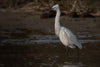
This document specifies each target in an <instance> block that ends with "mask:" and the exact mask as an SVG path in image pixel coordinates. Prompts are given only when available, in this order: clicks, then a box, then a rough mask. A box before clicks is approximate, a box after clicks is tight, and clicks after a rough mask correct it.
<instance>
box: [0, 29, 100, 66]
mask: <svg viewBox="0 0 100 67" xmlns="http://www.w3.org/2000/svg"><path fill="white" fill-rule="evenodd" d="M28 32H29V31H27V30H20V29H18V30H14V31H13V30H11V31H8V30H1V31H0V38H1V39H0V67H99V66H100V64H99V59H100V58H99V57H100V54H99V53H100V48H99V47H100V45H99V43H100V34H97V33H94V34H91V33H90V32H77V33H76V35H77V37H78V39H79V41H80V42H81V43H82V45H83V49H81V50H80V60H79V61H77V53H76V49H70V54H69V57H67V56H66V48H65V47H64V46H63V45H62V43H61V42H60V40H59V38H58V37H56V36H55V35H43V34H38V35H35V34H32V32H30V33H28Z"/></svg>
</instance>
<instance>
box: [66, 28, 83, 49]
mask: <svg viewBox="0 0 100 67" xmlns="http://www.w3.org/2000/svg"><path fill="white" fill-rule="evenodd" d="M64 31H65V33H66V35H67V36H68V38H69V43H70V44H75V45H76V46H77V47H79V48H80V49H81V48H82V45H81V43H80V42H79V41H78V39H77V38H76V36H75V35H74V34H73V33H72V32H71V31H70V30H69V29H67V28H65V27H64Z"/></svg>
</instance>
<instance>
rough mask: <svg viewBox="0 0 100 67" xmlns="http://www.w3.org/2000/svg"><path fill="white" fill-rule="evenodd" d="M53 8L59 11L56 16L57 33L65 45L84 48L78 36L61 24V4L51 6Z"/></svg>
mask: <svg viewBox="0 0 100 67" xmlns="http://www.w3.org/2000/svg"><path fill="white" fill-rule="evenodd" d="M51 10H55V11H56V12H57V13H56V17H55V34H56V35H57V36H58V37H59V39H60V41H61V42H62V43H63V45H65V46H66V47H70V48H77V49H78V48H80V49H82V45H81V43H80V42H79V41H78V39H77V38H76V36H75V35H74V34H73V33H72V32H71V31H70V30H69V29H67V28H66V27H63V26H61V25H60V14H61V12H60V8H59V5H58V4H56V5H54V6H53V7H52V8H51ZM67 51H68V50H67ZM67 53H68V52H67Z"/></svg>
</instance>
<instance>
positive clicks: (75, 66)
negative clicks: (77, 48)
mask: <svg viewBox="0 0 100 67" xmlns="http://www.w3.org/2000/svg"><path fill="white" fill-rule="evenodd" d="M58 67H83V64H82V63H78V64H71V63H66V64H64V65H61V66H58Z"/></svg>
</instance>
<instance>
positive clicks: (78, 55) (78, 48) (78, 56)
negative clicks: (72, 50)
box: [76, 47, 79, 62]
mask: <svg viewBox="0 0 100 67" xmlns="http://www.w3.org/2000/svg"><path fill="white" fill-rule="evenodd" d="M76 49H77V61H78V62H79V48H78V47H76Z"/></svg>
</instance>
